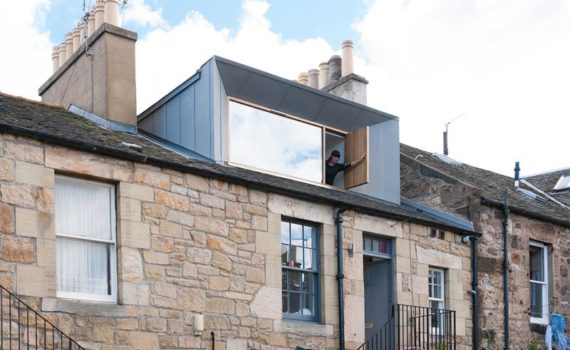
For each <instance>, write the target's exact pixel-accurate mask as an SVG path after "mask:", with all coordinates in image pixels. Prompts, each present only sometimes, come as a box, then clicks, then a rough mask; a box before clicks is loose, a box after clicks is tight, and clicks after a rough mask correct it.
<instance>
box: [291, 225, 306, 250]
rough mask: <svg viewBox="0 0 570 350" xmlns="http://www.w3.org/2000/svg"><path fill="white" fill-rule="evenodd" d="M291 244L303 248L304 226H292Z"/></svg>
mask: <svg viewBox="0 0 570 350" xmlns="http://www.w3.org/2000/svg"><path fill="white" fill-rule="evenodd" d="M291 244H293V245H296V246H299V247H302V246H303V226H301V225H299V224H291Z"/></svg>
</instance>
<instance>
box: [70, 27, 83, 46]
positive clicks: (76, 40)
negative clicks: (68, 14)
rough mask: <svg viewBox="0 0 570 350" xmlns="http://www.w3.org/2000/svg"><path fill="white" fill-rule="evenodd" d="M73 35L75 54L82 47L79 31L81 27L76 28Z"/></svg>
mask: <svg viewBox="0 0 570 350" xmlns="http://www.w3.org/2000/svg"><path fill="white" fill-rule="evenodd" d="M72 33H73V34H72V40H73V42H72V43H73V52H75V51H77V50H78V49H79V46H80V39H81V30H80V29H79V26H77V28H75V29H74V30H73V32H72Z"/></svg>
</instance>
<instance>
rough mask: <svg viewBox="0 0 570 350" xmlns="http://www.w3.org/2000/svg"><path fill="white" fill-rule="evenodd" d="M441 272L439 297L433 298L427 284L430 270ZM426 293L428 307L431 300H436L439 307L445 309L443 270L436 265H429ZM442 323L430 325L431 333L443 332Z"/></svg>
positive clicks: (429, 286) (438, 333)
mask: <svg viewBox="0 0 570 350" xmlns="http://www.w3.org/2000/svg"><path fill="white" fill-rule="evenodd" d="M432 271H433V272H435V273H438V274H441V286H440V288H441V291H440V293H441V298H435V297H432V296H431V285H429V275H430V274H431V272H432ZM428 295H429V307H430V308H431V302H432V301H436V302H437V303H438V304H439V308H440V309H445V270H444V269H439V268H436V267H430V268H429V270H428ZM444 327H445V325H444V324H440V325H439V327H430V330H431V334H433V335H440V334H443V332H444Z"/></svg>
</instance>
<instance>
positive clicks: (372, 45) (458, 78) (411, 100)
mask: <svg viewBox="0 0 570 350" xmlns="http://www.w3.org/2000/svg"><path fill="white" fill-rule="evenodd" d="M93 1H94V0H26V1H11V2H8V1H2V2H0V33H1V34H0V38H1V43H2V47H3V50H2V54H1V55H0V91H2V92H4V93H9V94H13V95H20V96H24V97H28V98H32V99H38V96H37V89H38V87H39V86H40V85H41V84H42V83H44V82H45V81H46V80H47V79H48V78H49V76H50V75H51V48H52V47H53V46H54V45H56V44H58V43H59V42H61V41H63V39H64V34H65V32H67V31H69V30H71V29H72V28H73V27H74V26H75V25H76V24H77V22H78V20H79V19H80V17H81V15H82V13H83V9H84V7H88V6H89V5H90V2H93ZM121 18H122V22H123V24H122V25H123V27H125V28H127V29H130V30H134V31H136V32H138V34H139V39H138V42H137V49H136V50H137V62H136V65H137V102H138V107H137V108H138V110H139V112H141V111H143V110H144V109H145V108H146V107H148V106H149V105H151V104H152V103H153V102H155V101H156V100H157V99H159V98H160V97H161V96H163V95H164V94H166V93H167V92H169V91H170V90H172V89H173V88H174V87H176V86H177V85H178V84H179V83H181V82H183V81H184V80H186V79H187V78H188V77H190V76H191V75H192V74H193V73H194V72H195V71H196V69H198V68H199V67H200V65H201V64H203V63H204V62H205V61H206V60H207V59H208V58H210V57H211V56H213V55H220V56H223V57H226V58H229V59H232V60H234V61H238V62H241V63H244V64H247V65H250V66H253V67H256V68H258V69H262V70H265V71H268V72H270V73H273V74H277V75H280V76H283V77H285V78H288V79H295V78H297V76H298V73H299V72H301V71H307V70H308V69H311V68H316V67H317V66H318V64H319V63H320V62H323V61H326V60H328V58H329V57H330V56H331V55H333V54H338V53H339V52H340V43H341V42H342V41H343V40H345V39H351V40H353V41H354V43H355V72H356V73H357V74H360V75H362V76H364V77H366V78H367V79H368V80H369V81H370V83H369V85H368V104H369V105H370V106H371V107H374V108H377V109H379V110H382V111H384V112H387V113H390V114H394V115H397V116H398V117H399V118H400V140H401V141H402V142H404V143H407V144H409V145H412V146H415V147H418V148H422V149H424V150H426V151H430V152H442V143H443V142H442V132H443V131H444V129H445V125H446V123H448V122H450V121H453V120H455V119H456V118H457V116H460V115H462V117H461V118H459V119H457V120H455V121H454V122H453V123H451V124H450V125H449V126H448V128H449V150H450V156H451V157H453V158H454V159H457V160H460V161H462V162H465V163H468V164H471V165H474V166H478V167H481V168H485V169H489V170H493V171H496V172H499V173H502V174H506V175H509V176H512V174H513V168H514V163H515V161H520V162H521V168H522V175H523V176H526V175H531V174H536V173H541V172H546V171H550V170H555V169H561V168H568V167H570V158H569V157H568V156H567V155H566V154H565V151H564V150H565V149H569V146H570V137H569V131H570V1H568V0H421V1H420V0H345V1H335V2H332V1H324V0H305V1H300V0H186V1H182V0H174V1H158V0H129V1H128V2H127V4H126V5H125V6H124V8H123V11H122V15H121Z"/></svg>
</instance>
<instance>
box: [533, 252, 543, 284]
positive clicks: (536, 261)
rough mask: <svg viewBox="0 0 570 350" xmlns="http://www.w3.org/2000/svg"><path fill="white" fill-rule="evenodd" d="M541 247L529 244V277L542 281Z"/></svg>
mask: <svg viewBox="0 0 570 350" xmlns="http://www.w3.org/2000/svg"><path fill="white" fill-rule="evenodd" d="M543 252H544V249H543V248H542V247H536V246H530V248H529V256H530V279H531V280H533V281H543V282H544V266H542V265H543V261H544V257H543Z"/></svg>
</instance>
